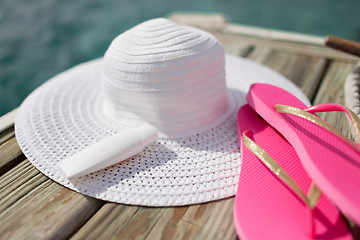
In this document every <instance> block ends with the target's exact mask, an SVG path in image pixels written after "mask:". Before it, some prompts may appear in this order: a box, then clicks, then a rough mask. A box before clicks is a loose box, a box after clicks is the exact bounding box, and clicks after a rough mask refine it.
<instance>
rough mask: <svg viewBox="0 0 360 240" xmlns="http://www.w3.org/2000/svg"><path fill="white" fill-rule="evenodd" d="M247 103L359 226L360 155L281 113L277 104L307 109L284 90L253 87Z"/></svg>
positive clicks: (313, 126)
mask: <svg viewBox="0 0 360 240" xmlns="http://www.w3.org/2000/svg"><path fill="white" fill-rule="evenodd" d="M247 101H248V103H249V105H250V106H251V107H252V108H253V109H254V110H255V111H256V112H257V113H258V114H259V115H261V116H262V117H263V118H264V119H265V120H266V121H267V122H268V123H269V124H270V125H271V126H273V127H274V128H275V129H276V130H277V131H279V132H280V133H281V134H282V135H283V136H284V137H285V138H286V139H287V140H288V141H289V142H290V143H291V145H292V146H293V147H294V148H295V150H296V152H297V154H298V155H299V156H300V159H301V162H302V164H303V166H304V168H305V169H306V171H307V173H308V174H309V175H310V177H311V178H312V179H313V181H314V182H315V183H316V185H317V186H318V187H319V188H320V189H321V191H322V192H323V193H324V194H325V195H327V196H328V198H329V199H331V200H332V201H333V202H334V203H335V204H336V205H337V206H338V207H339V208H340V209H341V210H342V211H343V212H344V213H345V214H346V215H347V216H349V217H350V218H351V219H353V220H354V221H355V222H356V223H357V224H360V152H359V151H358V150H356V149H355V148H354V147H352V146H350V145H349V144H348V143H346V142H345V141H344V140H343V139H341V138H339V137H338V136H336V135H334V134H333V133H331V132H330V131H328V130H326V129H324V128H323V127H320V126H318V125H316V124H314V123H312V122H309V121H307V120H305V119H303V118H300V117H298V116H294V115H291V114H284V113H278V112H277V111H276V110H275V109H274V106H275V105H276V104H283V105H290V106H294V107H297V108H300V109H304V108H305V107H306V106H305V105H304V104H303V103H302V102H301V101H300V100H298V99H297V98H296V97H295V96H293V95H292V94H290V93H288V92H286V91H285V90H283V89H281V88H278V87H275V86H272V85H268V84H254V85H252V86H251V87H250V90H249V92H248V95H247Z"/></svg>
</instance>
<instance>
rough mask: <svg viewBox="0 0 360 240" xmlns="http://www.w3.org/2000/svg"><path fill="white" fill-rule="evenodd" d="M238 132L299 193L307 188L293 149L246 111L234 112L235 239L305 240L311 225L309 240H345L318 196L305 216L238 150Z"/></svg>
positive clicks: (341, 224)
mask: <svg viewBox="0 0 360 240" xmlns="http://www.w3.org/2000/svg"><path fill="white" fill-rule="evenodd" d="M244 131H251V132H252V133H253V137H252V138H253V139H252V140H254V142H256V143H257V144H258V145H259V146H260V147H262V148H263V149H264V150H265V151H266V152H267V153H268V154H270V156H272V157H273V158H274V159H275V161H276V162H277V163H278V164H279V165H280V166H281V167H282V168H283V169H284V170H285V171H286V172H287V173H288V175H290V176H291V178H292V179H293V180H294V181H295V182H296V183H297V184H298V185H299V186H300V187H301V189H302V190H303V191H304V192H305V193H306V192H307V191H308V189H309V187H310V184H311V179H310V177H309V176H308V175H307V173H306V171H305V170H304V168H303V167H302V164H301V161H300V160H299V158H298V156H297V154H296V152H295V150H294V148H293V147H292V146H291V145H290V144H289V143H288V142H287V141H286V140H285V139H284V138H283V137H282V136H281V135H280V134H279V133H278V132H277V131H276V130H274V129H273V128H272V127H270V126H269V125H268V123H267V122H265V121H264V120H263V119H261V118H260V117H259V115H257V114H256V112H255V111H254V110H253V109H252V108H251V107H250V106H249V105H245V106H243V107H242V108H240V110H239V113H238V136H239V142H240V143H241V151H242V156H243V157H242V167H241V175H240V181H239V185H238V192H237V194H236V197H235V205H234V223H235V228H236V231H237V233H238V235H239V238H240V239H311V237H310V229H311V227H310V226H311V224H312V223H313V224H314V226H315V227H314V229H315V233H316V234H315V236H316V238H315V239H318V238H319V239H351V236H350V234H349V230H348V229H347V226H346V224H345V221H344V219H343V218H342V216H341V215H340V213H339V211H338V210H337V208H336V207H335V206H334V205H333V204H332V203H331V202H330V201H329V200H328V199H327V198H326V197H325V196H321V198H320V200H319V201H318V204H317V205H316V207H315V208H314V210H310V209H309V208H308V207H307V206H306V205H305V204H304V203H303V202H302V201H301V200H300V199H299V198H298V197H297V195H296V194H294V192H293V191H292V190H291V189H289V188H288V187H287V186H286V185H285V184H284V183H283V182H282V181H281V180H280V179H279V178H278V177H277V176H276V175H275V174H274V173H273V172H272V171H270V170H269V169H268V168H267V167H266V166H265V165H264V164H263V163H262V162H261V161H260V160H259V159H258V158H257V157H256V156H255V155H254V154H253V153H252V152H251V151H250V150H248V149H247V148H246V147H245V146H244V144H243V142H242V141H241V136H242V133H243V132H244ZM311 211H312V212H311ZM311 215H312V216H313V217H311ZM312 220H313V222H312Z"/></svg>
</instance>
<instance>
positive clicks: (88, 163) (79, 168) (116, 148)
mask: <svg viewBox="0 0 360 240" xmlns="http://www.w3.org/2000/svg"><path fill="white" fill-rule="evenodd" d="M157 139H158V133H157V130H156V129H155V128H154V127H152V126H151V125H149V124H145V125H142V126H140V127H137V128H133V129H126V130H124V131H122V132H119V133H117V134H114V135H112V136H109V137H106V138H103V139H101V140H100V141H99V142H96V143H94V144H92V145H89V146H87V147H85V148H84V149H83V150H81V151H80V152H78V153H76V154H75V155H73V156H71V157H69V158H66V159H64V160H62V161H60V162H59V163H58V167H59V168H60V169H61V170H62V171H63V172H64V174H65V175H66V176H67V177H68V178H76V177H80V176H83V175H86V174H88V173H92V172H95V171H98V170H100V169H103V168H105V167H108V166H111V165H114V164H116V163H119V162H121V161H123V160H125V159H127V158H129V157H132V156H134V155H135V154H137V153H139V152H141V151H142V150H143V149H144V148H145V147H146V146H147V145H149V144H151V143H152V142H154V141H156V140H157Z"/></svg>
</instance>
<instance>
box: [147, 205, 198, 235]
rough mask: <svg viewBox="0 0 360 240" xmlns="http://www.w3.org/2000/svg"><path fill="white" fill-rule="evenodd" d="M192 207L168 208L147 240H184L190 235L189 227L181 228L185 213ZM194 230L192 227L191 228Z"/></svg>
mask: <svg viewBox="0 0 360 240" xmlns="http://www.w3.org/2000/svg"><path fill="white" fill-rule="evenodd" d="M189 208H191V207H188V206H184V207H174V208H166V209H165V211H164V214H162V215H161V217H160V219H159V221H157V222H156V224H155V225H154V227H153V228H152V229H151V231H150V233H149V235H147V236H146V239H149V240H152V239H183V238H184V235H185V234H187V233H188V234H189V232H190V231H189V227H180V226H179V223H180V221H183V220H182V217H183V216H184V214H185V212H186V211H187V210H188V209H189ZM190 228H192V226H190Z"/></svg>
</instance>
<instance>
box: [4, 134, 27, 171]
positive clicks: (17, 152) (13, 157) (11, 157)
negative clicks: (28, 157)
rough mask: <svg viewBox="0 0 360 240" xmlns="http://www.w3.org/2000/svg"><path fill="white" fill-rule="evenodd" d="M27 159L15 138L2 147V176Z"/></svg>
mask: <svg viewBox="0 0 360 240" xmlns="http://www.w3.org/2000/svg"><path fill="white" fill-rule="evenodd" d="M24 159H25V156H24V154H23V153H22V151H21V149H20V147H19V145H18V143H17V141H16V138H15V137H12V138H11V139H9V140H8V141H6V142H5V143H3V144H2V145H1V146H0V175H2V174H4V173H5V172H7V171H8V170H10V169H11V168H13V167H14V166H16V165H17V164H19V163H20V162H21V161H23V160H24Z"/></svg>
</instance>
